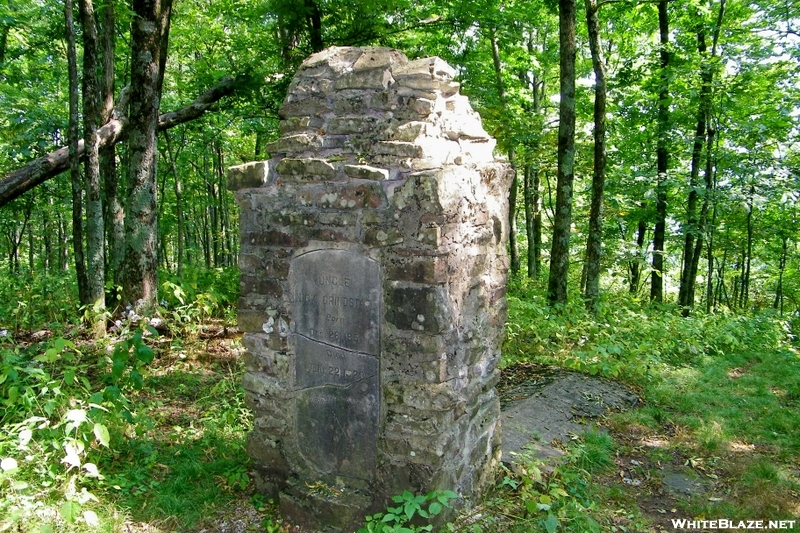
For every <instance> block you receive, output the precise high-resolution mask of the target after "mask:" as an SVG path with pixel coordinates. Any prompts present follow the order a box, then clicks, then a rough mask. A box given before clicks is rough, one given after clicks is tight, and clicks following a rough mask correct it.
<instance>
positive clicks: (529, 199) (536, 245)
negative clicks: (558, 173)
mask: <svg viewBox="0 0 800 533" xmlns="http://www.w3.org/2000/svg"><path fill="white" fill-rule="evenodd" d="M539 181H540V180H539V169H538V168H535V167H534V166H533V165H525V182H524V188H523V189H524V194H525V231H526V233H527V236H528V277H529V278H533V279H536V278H538V277H539V272H540V271H541V269H542V211H541V208H540V202H541V200H540V198H539Z"/></svg>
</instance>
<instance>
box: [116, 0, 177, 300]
mask: <svg viewBox="0 0 800 533" xmlns="http://www.w3.org/2000/svg"><path fill="white" fill-rule="evenodd" d="M171 8H172V0H163V2H160V1H158V0H133V14H134V17H133V21H132V23H131V100H130V130H131V131H130V134H129V136H128V149H129V150H130V158H131V166H130V192H129V194H128V198H127V201H126V203H125V205H126V207H125V211H126V213H125V237H126V240H125V263H124V266H123V280H124V282H123V300H124V301H125V302H126V303H129V304H132V305H133V306H134V307H135V308H138V309H142V310H150V309H152V308H154V307H155V306H156V304H157V302H158V243H157V242H156V241H157V240H158V224H157V222H158V221H157V216H158V212H157V206H156V164H157V157H158V150H157V138H156V131H157V128H158V110H159V102H160V98H161V84H162V81H163V71H164V64H165V60H166V53H167V41H168V35H169V19H170V12H171Z"/></svg>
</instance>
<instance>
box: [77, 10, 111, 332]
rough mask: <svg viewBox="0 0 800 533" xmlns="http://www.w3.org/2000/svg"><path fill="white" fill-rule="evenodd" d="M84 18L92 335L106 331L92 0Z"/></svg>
mask: <svg viewBox="0 0 800 533" xmlns="http://www.w3.org/2000/svg"><path fill="white" fill-rule="evenodd" d="M80 2H81V9H80V12H81V19H82V20H83V146H84V151H85V154H86V156H85V158H84V177H85V180H86V255H87V262H86V267H87V271H86V274H87V276H86V280H87V284H86V302H85V305H87V306H89V307H90V308H91V310H92V313H90V315H89V321H90V326H91V329H92V332H93V333H94V335H95V337H101V336H102V335H104V334H105V332H106V321H105V317H104V316H102V313H103V311H104V310H105V249H104V246H105V236H104V230H105V227H104V224H103V201H102V195H101V192H100V191H101V183H100V140H99V137H98V135H97V130H98V127H99V125H100V122H101V120H100V119H101V112H102V110H101V108H100V103H99V97H100V90H99V86H98V85H99V84H98V37H97V23H96V21H95V14H94V6H93V5H92V1H91V0H80Z"/></svg>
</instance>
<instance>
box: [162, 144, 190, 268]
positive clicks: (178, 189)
mask: <svg viewBox="0 0 800 533" xmlns="http://www.w3.org/2000/svg"><path fill="white" fill-rule="evenodd" d="M164 140H165V141H166V144H167V154H168V155H169V160H170V165H171V167H172V177H173V179H174V180H175V211H176V215H177V218H178V257H177V261H176V262H177V273H178V279H183V246H184V240H185V236H184V227H183V224H184V223H183V186H182V184H181V178H180V175H179V174H178V165H177V164H176V162H175V160H176V158H177V154H176V153H175V152H174V151H173V150H172V141H171V139H170V136H169V133H168V132H164Z"/></svg>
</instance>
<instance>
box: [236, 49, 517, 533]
mask: <svg viewBox="0 0 800 533" xmlns="http://www.w3.org/2000/svg"><path fill="white" fill-rule="evenodd" d="M454 75H455V71H454V69H453V68H451V67H450V66H449V65H447V64H446V63H445V62H444V61H442V60H441V59H439V58H436V57H433V58H424V59H418V60H414V61H409V60H408V58H406V56H404V55H403V54H401V53H400V52H398V51H396V50H391V49H387V48H329V49H327V50H324V51H322V52H319V53H317V54H314V55H313V56H311V57H310V58H308V59H307V60H306V61H305V62H304V63H303V64H302V66H301V67H300V69H299V70H298V72H297V74H296V76H295V78H294V80H293V81H292V83H291V85H290V87H289V91H288V95H287V97H286V100H285V101H284V103H283V106H282V107H281V110H280V115H281V117H282V119H283V120H282V121H281V124H280V128H281V133H282V135H281V137H280V139H279V140H277V141H275V142H274V143H272V144H271V145H269V146H268V147H267V150H268V152H269V153H270V154H271V155H272V158H271V159H270V160H269V161H263V162H254V163H249V164H246V165H243V166H239V167H234V168H232V169H230V173H229V188H230V189H232V190H234V191H235V192H236V198H237V201H238V203H239V205H240V207H241V238H242V246H241V255H240V259H239V265H240V267H241V273H242V274H241V300H240V302H239V328H240V329H241V330H242V331H244V332H245V333H244V345H245V348H246V352H245V356H244V357H245V362H246V365H247V373H246V375H245V377H244V380H243V387H244V389H245V391H246V399H247V402H248V405H249V406H250V407H251V408H252V409H253V411H254V413H255V419H254V428H253V431H252V432H251V433H250V435H249V437H248V452H249V454H250V456H251V457H252V458H253V461H254V467H255V471H256V482H257V487H258V490H259V491H261V492H262V493H264V494H266V495H268V496H271V497H275V498H279V500H280V505H281V509H282V512H283V513H284V515H285V516H286V517H287V518H288V519H289V520H291V521H292V522H293V523H297V524H300V525H304V526H306V527H310V528H313V529H315V530H318V531H352V530H354V529H355V528H356V527H357V525H358V524H359V522H360V521H361V520H362V519H363V516H364V515H365V514H367V513H372V512H376V511H379V510H381V509H384V508H385V506H386V504H387V503H388V502H389V501H390V498H391V496H393V495H395V494H399V493H401V492H402V491H403V490H406V489H407V490H410V491H411V492H417V493H420V492H422V493H425V492H428V491H431V490H437V489H442V490H444V489H447V490H452V491H455V492H457V493H458V494H460V495H461V496H462V498H463V499H464V501H466V502H469V501H470V500H471V499H473V498H475V497H477V496H478V495H479V493H480V492H481V490H483V489H484V488H485V487H486V485H487V484H489V483H490V482H491V481H492V472H493V468H494V466H495V465H496V464H497V462H498V460H499V454H500V447H499V442H500V432H499V425H498V420H499V414H500V408H499V401H498V398H497V395H496V393H495V390H494V386H495V383H496V381H497V378H498V370H497V364H498V361H499V357H500V346H501V343H502V338H503V327H504V323H505V319H506V301H505V289H506V271H507V265H508V259H507V255H506V240H507V236H508V227H507V222H506V221H507V209H508V207H507V191H508V187H509V183H510V179H511V173H510V169H509V168H508V166H507V165H506V164H503V163H497V162H495V160H494V157H493V154H492V151H493V148H494V145H495V143H494V140H493V139H492V138H491V137H490V136H489V135H488V134H487V133H486V132H485V131H484V129H483V127H482V125H481V121H480V118H479V117H478V115H477V114H476V113H475V112H474V111H473V110H472V109H471V107H470V105H469V102H468V100H467V98H466V97H465V96H462V95H460V94H459V84H458V83H456V82H454V81H453V77H454Z"/></svg>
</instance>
